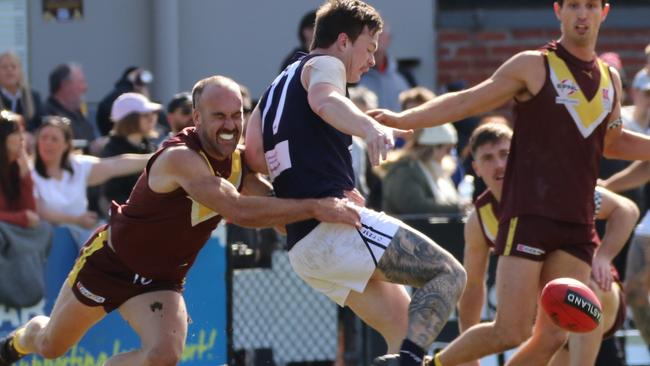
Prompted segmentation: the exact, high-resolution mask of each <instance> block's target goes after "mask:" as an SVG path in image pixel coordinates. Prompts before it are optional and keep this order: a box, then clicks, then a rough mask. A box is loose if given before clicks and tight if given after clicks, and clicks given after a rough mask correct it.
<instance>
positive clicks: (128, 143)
mask: <svg viewBox="0 0 650 366" xmlns="http://www.w3.org/2000/svg"><path fill="white" fill-rule="evenodd" d="M161 108H162V106H161V105H160V104H158V103H152V102H150V101H149V99H147V97H145V96H144V95H142V94H138V93H124V94H122V95H120V96H119V97H118V98H117V99H116V100H115V102H114V103H113V107H112V108H111V120H113V122H114V126H113V130H112V131H111V134H110V137H109V138H108V142H107V143H106V145H105V146H104V148H103V149H102V152H101V154H100V156H101V157H103V158H108V157H111V156H117V155H122V154H149V153H152V152H154V151H155V149H156V147H155V145H154V144H153V142H152V141H151V140H150V139H151V138H155V137H157V133H156V129H155V127H156V120H157V119H158V111H160V109H161ZM139 176H140V172H139V171H138V172H135V173H134V174H131V175H125V176H121V177H115V178H111V179H109V180H108V181H107V182H106V183H105V184H104V197H105V198H106V199H107V200H108V202H112V201H115V202H117V203H118V204H123V203H125V202H126V200H127V199H128V198H129V195H130V194H131V190H132V189H133V186H134V185H135V182H137V180H138V177H139Z"/></svg>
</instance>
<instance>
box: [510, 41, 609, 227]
mask: <svg viewBox="0 0 650 366" xmlns="http://www.w3.org/2000/svg"><path fill="white" fill-rule="evenodd" d="M543 52H544V64H545V67H546V81H545V83H544V86H543V87H542V89H541V90H540V91H539V93H537V95H535V96H534V97H533V98H532V99H530V100H528V101H525V102H520V103H517V104H516V105H515V108H514V112H515V115H516V119H515V130H514V135H513V138H512V144H511V146H510V155H509V157H508V163H507V168H506V174H505V180H504V187H503V198H502V200H501V205H502V206H501V210H502V215H501V220H502V222H508V221H509V220H510V219H511V218H512V217H516V216H520V215H535V216H542V217H546V218H550V219H553V220H558V221H564V222H571V223H579V224H591V223H592V222H593V213H594V198H593V194H594V187H595V186H596V179H597V177H598V167H599V162H600V159H601V156H602V153H603V147H604V137H605V132H606V129H607V121H608V120H609V117H610V114H611V111H612V110H613V107H614V101H615V98H616V95H615V89H614V85H613V82H612V79H611V75H610V72H609V68H608V66H607V64H605V63H604V62H602V61H600V60H598V59H595V60H593V61H592V62H585V61H581V60H579V59H577V58H576V57H574V56H573V55H571V54H570V53H569V52H568V51H567V50H565V49H564V48H563V47H562V46H561V45H560V44H558V43H551V44H549V45H547V46H546V47H545V49H544V50H543Z"/></svg>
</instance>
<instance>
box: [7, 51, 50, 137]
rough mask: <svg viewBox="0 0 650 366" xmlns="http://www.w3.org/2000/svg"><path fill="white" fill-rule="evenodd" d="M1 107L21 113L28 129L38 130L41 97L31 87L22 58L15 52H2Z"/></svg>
mask: <svg viewBox="0 0 650 366" xmlns="http://www.w3.org/2000/svg"><path fill="white" fill-rule="evenodd" d="M0 109H8V110H10V111H12V112H14V113H16V114H19V115H21V116H22V118H23V120H24V126H25V127H26V128H27V130H28V131H34V130H36V128H37V127H38V125H39V124H40V123H41V115H42V113H43V111H42V109H43V107H42V105H41V97H40V95H39V94H38V93H37V92H35V91H34V90H32V89H31V88H30V87H29V84H28V83H27V80H26V78H25V75H24V74H23V69H22V66H21V63H20V59H19V58H18V56H17V55H16V54H15V53H13V52H4V53H2V54H0Z"/></svg>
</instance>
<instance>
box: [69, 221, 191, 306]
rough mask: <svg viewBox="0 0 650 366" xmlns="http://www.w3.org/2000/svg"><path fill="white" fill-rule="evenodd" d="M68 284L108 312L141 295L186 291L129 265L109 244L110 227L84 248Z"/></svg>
mask: <svg viewBox="0 0 650 366" xmlns="http://www.w3.org/2000/svg"><path fill="white" fill-rule="evenodd" d="M66 284H67V285H68V286H69V287H70V288H71V289H72V292H73V293H74V294H75V296H76V297H77V299H78V300H79V301H80V302H81V303H83V304H84V305H87V306H102V307H103V308H104V310H105V311H106V312H107V313H110V312H111V311H113V310H115V309H117V308H119V307H120V306H121V305H122V304H123V303H125V302H126V301H127V300H128V299H130V298H132V297H134V296H137V295H140V294H144V293H147V292H153V291H163V290H170V291H176V292H179V293H181V292H182V291H183V283H175V282H168V281H167V282H166V281H156V280H152V279H150V278H144V277H142V276H140V275H139V274H137V273H135V272H133V271H132V270H130V269H129V268H127V267H126V266H125V265H124V264H123V263H122V262H121V261H120V259H119V258H118V257H117V254H115V252H114V251H113V249H111V247H110V246H109V245H108V230H107V226H104V227H101V228H99V229H98V230H97V231H95V233H94V234H93V235H92V236H91V237H90V239H88V241H87V242H86V244H84V246H83V248H81V251H80V252H79V257H77V261H76V262H75V264H74V267H73V268H72V270H71V271H70V274H68V279H67V280H66Z"/></svg>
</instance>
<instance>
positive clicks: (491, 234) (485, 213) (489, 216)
mask: <svg viewBox="0 0 650 366" xmlns="http://www.w3.org/2000/svg"><path fill="white" fill-rule="evenodd" d="M478 214H479V215H480V216H481V222H482V223H483V232H484V233H485V236H487V237H488V239H490V241H491V242H493V243H494V242H495V240H496V239H497V232H498V231H499V220H498V219H497V216H496V215H495V214H494V209H493V207H492V204H491V203H488V204H486V205H483V206H481V207H480V208H479V209H478Z"/></svg>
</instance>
